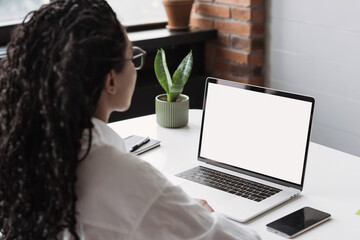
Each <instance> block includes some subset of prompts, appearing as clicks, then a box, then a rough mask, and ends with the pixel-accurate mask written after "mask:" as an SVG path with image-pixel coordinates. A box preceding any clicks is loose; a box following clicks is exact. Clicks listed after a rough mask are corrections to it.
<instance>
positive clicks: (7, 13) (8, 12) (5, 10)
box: [0, 0, 49, 27]
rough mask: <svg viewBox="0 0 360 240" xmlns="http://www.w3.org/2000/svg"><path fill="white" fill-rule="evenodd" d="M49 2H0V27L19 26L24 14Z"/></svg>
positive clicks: (12, 0) (8, 0)
mask: <svg viewBox="0 0 360 240" xmlns="http://www.w3.org/2000/svg"><path fill="white" fill-rule="evenodd" d="M48 2H49V0H16V1H14V0H0V27H1V26H7V25H14V24H19V23H21V22H22V20H23V19H24V17H25V16H26V14H28V13H29V12H30V11H32V10H34V9H37V8H39V7H40V6H41V5H42V4H44V3H48Z"/></svg>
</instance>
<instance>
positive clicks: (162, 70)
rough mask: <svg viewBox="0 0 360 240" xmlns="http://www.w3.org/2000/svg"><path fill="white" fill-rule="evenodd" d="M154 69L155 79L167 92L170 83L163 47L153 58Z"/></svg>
mask: <svg viewBox="0 0 360 240" xmlns="http://www.w3.org/2000/svg"><path fill="white" fill-rule="evenodd" d="M154 69H155V75H156V78H157V80H158V81H159V83H160V85H161V86H162V88H163V89H164V90H165V92H166V93H169V89H170V87H171V85H172V81H171V76H170V72H169V69H168V66H167V63H166V56H165V51H164V49H162V48H161V49H160V50H158V51H157V53H156V56H155V60H154Z"/></svg>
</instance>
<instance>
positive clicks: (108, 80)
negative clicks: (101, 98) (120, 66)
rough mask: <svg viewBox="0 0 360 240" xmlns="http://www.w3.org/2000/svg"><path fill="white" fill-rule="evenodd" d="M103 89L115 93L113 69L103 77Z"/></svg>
mask: <svg viewBox="0 0 360 240" xmlns="http://www.w3.org/2000/svg"><path fill="white" fill-rule="evenodd" d="M104 90H105V91H106V92H107V93H109V94H111V95H114V94H115V93H116V81H115V71H114V70H111V71H110V72H109V73H108V74H107V75H106V77H105V86H104Z"/></svg>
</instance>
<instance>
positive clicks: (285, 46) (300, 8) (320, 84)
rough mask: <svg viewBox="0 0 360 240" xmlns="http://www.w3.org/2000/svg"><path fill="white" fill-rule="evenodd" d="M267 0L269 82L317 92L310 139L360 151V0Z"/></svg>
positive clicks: (307, 91) (266, 78)
mask: <svg viewBox="0 0 360 240" xmlns="http://www.w3.org/2000/svg"><path fill="white" fill-rule="evenodd" d="M265 1H266V5H267V6H266V7H267V19H266V48H265V55H266V57H265V70H264V75H265V85H266V86H268V87H273V88H278V89H283V90H288V91H293V92H298V93H303V94H307V95H311V96H314V97H315V99H316V103H315V118H314V125H313V131H312V141H313V142H317V143H320V144H322V145H325V146H329V147H332V148H335V149H339V150H341V151H344V152H348V153H350V154H354V155H357V156H360V1H359V0H265Z"/></svg>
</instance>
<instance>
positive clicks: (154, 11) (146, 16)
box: [108, 0, 167, 26]
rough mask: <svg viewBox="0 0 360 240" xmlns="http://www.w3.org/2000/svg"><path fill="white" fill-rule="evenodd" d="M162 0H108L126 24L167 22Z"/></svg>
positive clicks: (121, 20)
mask: <svg viewBox="0 0 360 240" xmlns="http://www.w3.org/2000/svg"><path fill="white" fill-rule="evenodd" d="M161 2H162V0H129V1H120V0H108V3H109V4H110V6H111V7H112V8H113V9H114V11H115V12H116V14H117V17H118V19H119V20H120V22H121V23H122V24H123V25H125V26H132V25H140V24H146V23H158V22H166V21H167V18H166V13H165V9H164V6H163V5H162V3H161Z"/></svg>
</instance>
